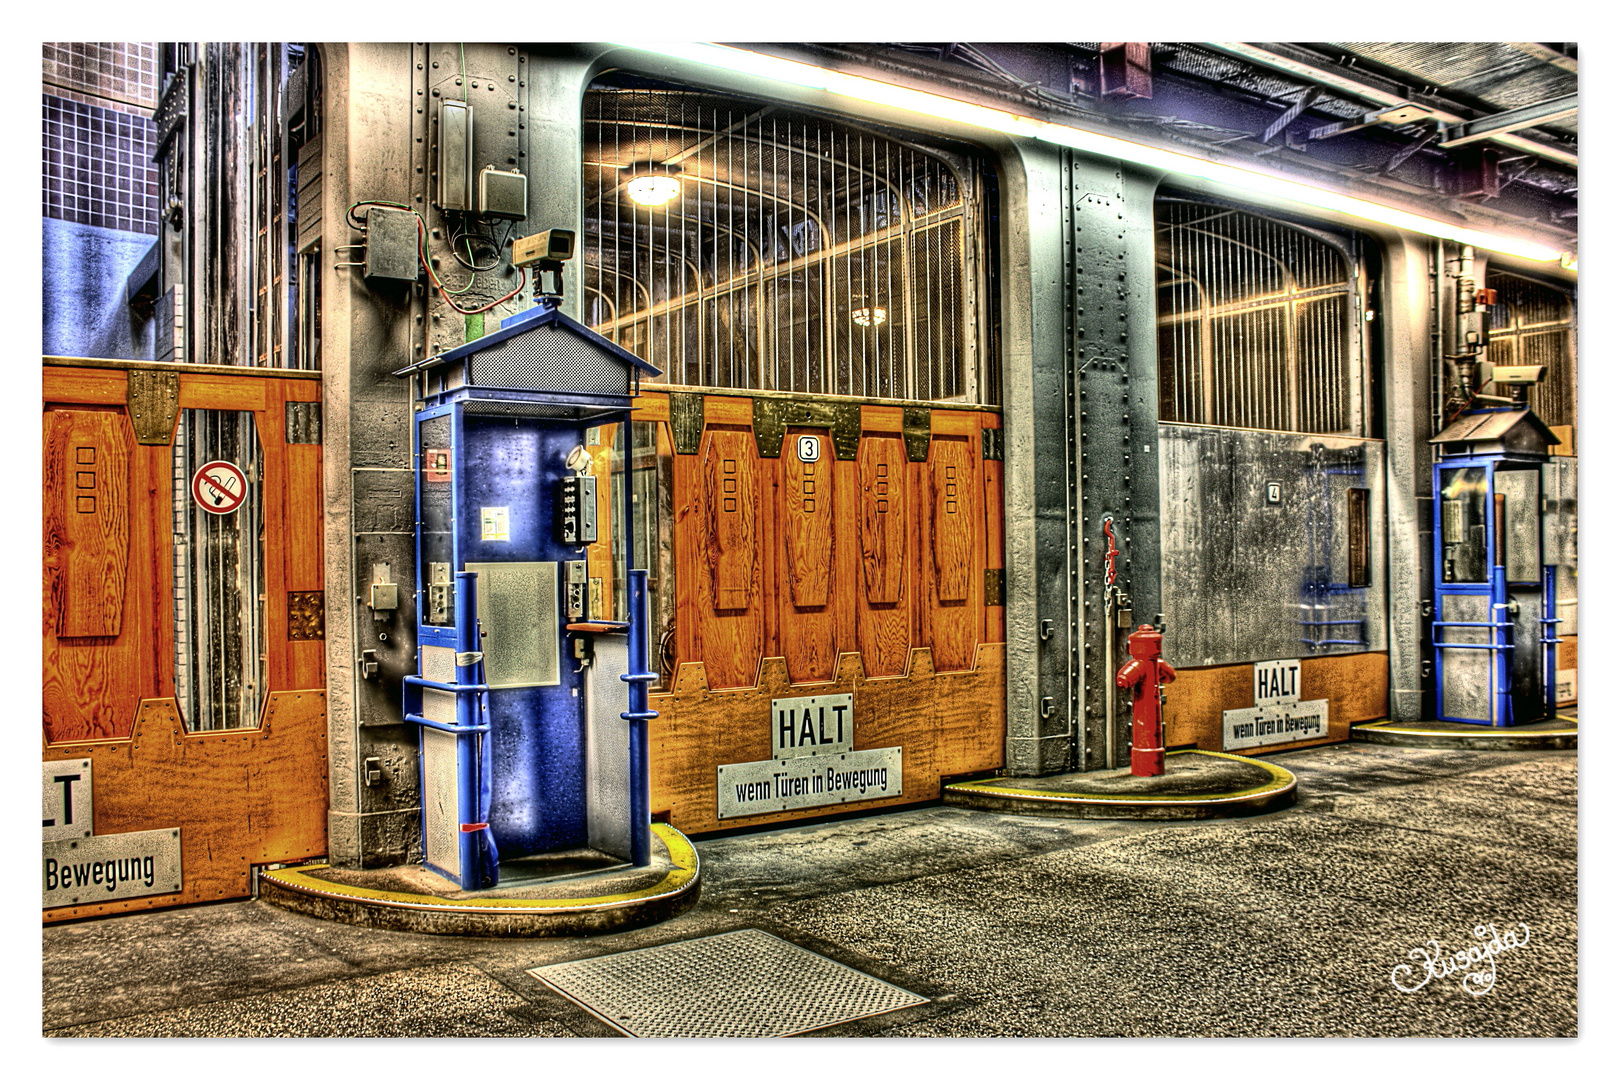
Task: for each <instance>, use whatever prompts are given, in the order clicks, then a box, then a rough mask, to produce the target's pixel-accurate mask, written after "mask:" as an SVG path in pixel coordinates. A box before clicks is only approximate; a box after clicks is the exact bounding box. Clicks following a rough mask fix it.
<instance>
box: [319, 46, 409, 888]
mask: <svg viewBox="0 0 1620 1080" xmlns="http://www.w3.org/2000/svg"><path fill="white" fill-rule="evenodd" d="M421 54H422V48H421V46H420V44H419V43H418V44H411V43H394V44H384V45H365V44H349V45H343V44H334V45H330V46H325V47H323V49H322V57H323V60H324V61H325V64H324V67H325V72H326V85H325V88H324V91H325V92H324V96H323V109H324V130H323V133H322V139H323V140H324V150H323V159H322V167H323V168H324V170H325V174H326V175H325V176H324V177H323V178H322V179H323V181H324V182H323V184H322V187H321V206H320V215H321V219H322V222H323V225H322V228H323V230H324V233H323V239H322V250H321V266H322V268H321V274H322V285H321V296H322V305H323V307H322V313H321V317H322V341H321V349H322V364H321V366H322V397H323V413H324V415H323V420H324V422H325V426H326V432H325V436H326V438H325V446H326V452H325V454H324V456H323V480H324V483H323V489H324V496H325V538H326V552H325V558H326V582H327V602H326V610H327V628H326V661H327V744H328V753H329V754H330V761H331V766H330V776H331V781H330V792H329V794H330V805H329V807H328V814H327V827H328V837H329V840H328V844H329V847H328V851H329V855H330V858H331V860H332V862H333V863H334V864H336V865H339V866H346V867H362V866H386V865H390V864H394V863H400V862H404V861H407V860H408V859H409V858H410V857H411V856H412V854H413V853H415V852H417V851H419V850H420V847H421V828H420V817H421V794H420V788H419V785H418V782H417V778H418V771H419V770H418V768H417V750H416V745H417V744H416V738H417V737H416V732H415V731H414V730H412V729H410V728H408V727H406V726H405V724H404V723H402V721H401V719H400V716H401V707H400V705H401V699H400V678H401V677H402V676H403V675H404V674H406V673H407V672H414V671H415V670H416V666H415V664H416V661H415V642H414V640H413V637H414V634H413V632H412V627H413V626H414V625H415V617H416V616H415V611H414V603H413V598H412V597H411V594H410V589H409V588H408V587H406V588H403V589H400V590H399V595H400V602H399V607H398V609H397V610H393V611H389V612H384V613H383V615H382V617H380V618H379V617H377V615H375V614H374V613H373V611H372V608H371V604H370V600H371V584H372V583H373V582H391V583H396V584H398V583H405V582H410V581H412V580H413V578H414V569H413V568H414V563H415V554H414V530H413V524H412V523H413V518H414V509H413V507H414V497H413V479H412V475H413V470H412V463H411V433H410V421H411V399H410V388H409V386H408V385H407V384H405V383H402V382H400V380H398V379H395V378H393V377H392V376H391V375H390V374H389V372H391V371H393V370H394V369H395V368H398V367H400V366H402V362H404V361H408V360H411V359H417V358H419V357H420V356H421V353H420V346H421V344H422V333H421V328H420V322H419V321H418V320H419V318H420V315H421V313H422V311H423V301H422V297H421V295H420V292H419V290H418V289H417V288H415V287H413V286H410V285H406V284H403V283H402V284H399V285H397V286H395V287H393V288H383V289H372V288H369V287H368V286H367V284H366V282H365V280H364V279H363V278H362V277H361V275H360V272H359V270H358V269H357V268H355V267H348V266H338V265H337V264H338V263H342V262H348V261H351V259H350V258H348V257H347V256H351V255H352V253H353V249H340V248H339V247H338V245H341V244H352V243H355V242H357V241H358V240H359V235H360V234H359V233H357V232H356V231H354V230H353V229H351V228H350V227H349V225H348V224H347V222H346V220H345V211H346V210H347V209H348V206H349V204H350V203H352V202H355V201H357V200H360V199H386V200H388V201H391V202H397V203H402V204H404V205H406V206H418V207H419V206H420V205H421V204H420V203H419V202H418V201H416V199H417V196H419V195H421V194H422V191H423V186H424V182H425V177H423V176H422V175H421V172H420V166H421V165H422V164H423V162H424V160H425V151H424V150H423V149H422V147H423V146H424V145H425V141H424V142H422V143H419V142H418V141H417V140H418V139H419V138H424V139H425V134H426V113H425V111H424V112H420V113H419V112H417V109H418V108H419V107H420V105H419V103H418V100H417V99H418V97H419V95H418V94H417V91H418V90H420V89H422V88H423V86H424V85H425V76H424V73H423V71H422V70H419V69H418V68H417V66H416V65H417V64H418V63H419V62H421V59H422V57H421ZM368 759H374V760H375V763H376V768H377V770H378V772H377V774H376V775H375V776H374V777H370V778H368V777H367V775H366V774H367V769H366V762H367V760H368Z"/></svg>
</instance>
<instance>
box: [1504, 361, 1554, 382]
mask: <svg viewBox="0 0 1620 1080" xmlns="http://www.w3.org/2000/svg"><path fill="white" fill-rule="evenodd" d="M1546 376H1547V368H1546V365H1544V364H1524V365H1521V366H1518V367H1504V366H1503V365H1501V364H1497V365H1496V366H1495V367H1493V368H1492V369H1491V381H1492V382H1495V383H1499V384H1502V385H1508V386H1511V385H1518V386H1529V385H1531V384H1533V383H1538V382H1541V380H1542V379H1544V378H1546Z"/></svg>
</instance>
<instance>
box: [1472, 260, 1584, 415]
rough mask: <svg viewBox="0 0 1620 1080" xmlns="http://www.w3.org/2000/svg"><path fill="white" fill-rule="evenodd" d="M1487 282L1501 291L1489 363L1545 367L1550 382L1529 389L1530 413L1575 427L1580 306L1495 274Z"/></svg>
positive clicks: (1546, 287) (1541, 288)
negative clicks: (1577, 335)
mask: <svg viewBox="0 0 1620 1080" xmlns="http://www.w3.org/2000/svg"><path fill="white" fill-rule="evenodd" d="M1485 282H1486V286H1487V287H1488V288H1492V289H1495V290H1496V303H1495V304H1493V305H1491V343H1490V351H1489V353H1488V354H1487V357H1488V359H1489V360H1490V361H1491V363H1493V364H1501V365H1505V366H1509V367H1513V366H1518V365H1523V364H1542V365H1545V366H1546V368H1547V375H1546V378H1545V380H1544V381H1543V382H1540V383H1537V384H1536V385H1535V386H1532V387H1530V399H1529V400H1530V408H1532V409H1534V410H1535V413H1536V415H1537V416H1539V417H1541V419H1542V420H1544V421H1545V422H1547V423H1549V424H1574V423H1575V305H1574V302H1573V301H1571V300H1570V298H1569V294H1568V293H1566V292H1564V291H1562V290H1560V289H1555V288H1553V287H1552V286H1550V285H1543V284H1541V283H1540V282H1538V281H1530V280H1529V279H1527V278H1522V277H1515V276H1514V275H1512V274H1503V273H1499V272H1497V271H1494V270H1493V271H1489V272H1487V274H1486V275H1485Z"/></svg>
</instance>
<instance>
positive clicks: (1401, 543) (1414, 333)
mask: <svg viewBox="0 0 1620 1080" xmlns="http://www.w3.org/2000/svg"><path fill="white" fill-rule="evenodd" d="M1434 247H1435V245H1434V244H1431V243H1428V242H1426V241H1420V240H1416V239H1412V238H1397V239H1392V240H1391V241H1390V242H1389V243H1388V244H1387V246H1386V265H1385V268H1384V269H1385V273H1384V289H1385V297H1386V299H1385V300H1384V302H1383V304H1382V305H1380V307H1381V308H1382V310H1381V311H1379V312H1378V317H1379V318H1380V319H1381V321H1382V324H1383V326H1382V329H1383V331H1384V335H1383V346H1384V415H1385V426H1386V428H1387V432H1386V435H1385V455H1384V460H1385V466H1384V467H1385V469H1386V470H1387V472H1386V483H1385V488H1384V489H1385V491H1386V492H1387V493H1388V496H1387V497H1388V508H1389V512H1388V515H1387V527H1388V536H1389V548H1388V551H1389V556H1388V558H1389V637H1388V641H1389V715H1390V717H1391V719H1395V720H1408V721H1410V720H1421V719H1422V718H1423V690H1424V687H1423V677H1422V671H1423V661H1424V658H1425V656H1426V650H1425V648H1424V644H1423V638H1424V633H1423V619H1422V610H1423V603H1424V601H1425V600H1427V599H1428V598H1429V597H1430V596H1432V595H1433V593H1432V592H1431V591H1430V590H1431V574H1432V568H1431V567H1429V565H1428V553H1429V551H1430V550H1431V549H1430V546H1429V545H1430V543H1431V541H1432V539H1433V533H1434V524H1433V521H1434V519H1433V513H1432V511H1433V503H1434V493H1433V491H1432V490H1431V487H1432V473H1431V465H1432V464H1433V461H1432V455H1431V453H1430V449H1429V437H1430V435H1431V434H1432V432H1431V430H1430V429H1431V426H1432V423H1433V421H1432V415H1431V408H1430V400H1429V399H1430V378H1431V371H1432V367H1433V364H1435V363H1438V359H1437V358H1432V357H1431V352H1432V351H1433V348H1432V344H1431V337H1430V335H1431V332H1432V331H1433V330H1434V324H1433V322H1432V319H1433V317H1434V312H1433V309H1434V306H1435V304H1434V299H1433V297H1434V285H1435V279H1434V277H1433V276H1432V275H1433V274H1435V273H1438V274H1441V275H1443V274H1444V271H1445V267H1444V266H1443V265H1441V264H1439V263H1438V262H1436V260H1435V258H1434ZM1442 280H1443V278H1442Z"/></svg>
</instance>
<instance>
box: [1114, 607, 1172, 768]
mask: <svg viewBox="0 0 1620 1080" xmlns="http://www.w3.org/2000/svg"><path fill="white" fill-rule="evenodd" d="M1125 644H1126V646H1127V647H1129V649H1130V651H1131V658H1130V659H1129V660H1127V661H1126V662H1125V666H1124V667H1122V668H1120V669H1119V674H1118V675H1115V676H1114V685H1115V686H1117V687H1119V688H1120V689H1121V690H1130V689H1132V688H1133V687H1134V688H1135V693H1136V700H1135V702H1134V703H1133V704H1132V705H1131V775H1132V776H1163V775H1164V709H1163V707H1162V698H1161V696H1160V694H1159V688H1160V687H1161V686H1163V685H1164V684H1166V683H1171V682H1175V680H1176V669H1175V668H1173V667H1171V666H1170V665H1169V664H1167V663H1165V662H1164V661H1163V660H1161V659H1159V657H1160V656H1161V655H1162V654H1163V647H1164V635H1163V634H1161V633H1159V632H1158V631H1157V630H1155V629H1153V627H1151V626H1146V625H1143V626H1139V627H1137V628H1136V629H1135V630H1133V631H1132V632H1131V635H1130V636H1129V637H1127V638H1126V639H1125Z"/></svg>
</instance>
